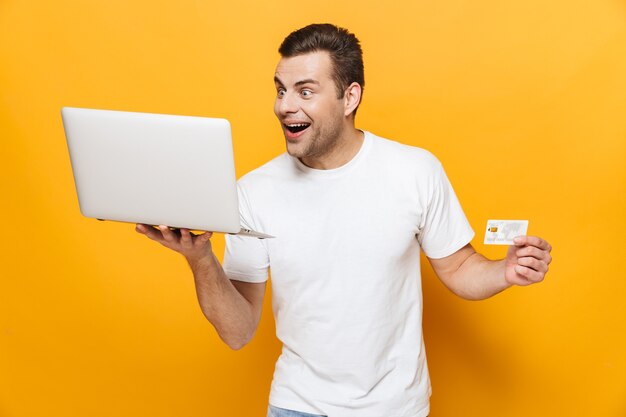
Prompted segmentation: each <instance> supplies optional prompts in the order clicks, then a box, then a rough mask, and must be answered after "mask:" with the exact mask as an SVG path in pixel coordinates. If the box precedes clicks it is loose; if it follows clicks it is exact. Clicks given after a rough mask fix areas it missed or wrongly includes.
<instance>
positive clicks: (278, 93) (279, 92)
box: [276, 88, 285, 97]
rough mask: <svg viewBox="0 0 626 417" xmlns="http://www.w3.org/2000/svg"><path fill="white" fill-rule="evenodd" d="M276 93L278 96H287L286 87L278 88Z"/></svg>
mask: <svg viewBox="0 0 626 417" xmlns="http://www.w3.org/2000/svg"><path fill="white" fill-rule="evenodd" d="M276 95H277V96H278V97H284V96H285V89H283V88H279V89H278V90H276Z"/></svg>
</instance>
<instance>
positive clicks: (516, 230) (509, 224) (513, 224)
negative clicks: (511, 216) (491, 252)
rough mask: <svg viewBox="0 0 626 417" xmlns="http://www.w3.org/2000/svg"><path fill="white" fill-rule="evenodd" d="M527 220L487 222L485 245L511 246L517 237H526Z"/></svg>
mask: <svg viewBox="0 0 626 417" xmlns="http://www.w3.org/2000/svg"><path fill="white" fill-rule="evenodd" d="M527 230H528V220H488V221H487V231H486V232H485V245H512V244H513V239H514V238H515V237H517V236H524V235H526V231H527Z"/></svg>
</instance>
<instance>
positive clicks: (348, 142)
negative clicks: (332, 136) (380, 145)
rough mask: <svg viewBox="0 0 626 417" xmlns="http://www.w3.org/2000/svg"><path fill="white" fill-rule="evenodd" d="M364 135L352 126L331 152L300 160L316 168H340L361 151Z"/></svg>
mask: <svg viewBox="0 0 626 417" xmlns="http://www.w3.org/2000/svg"><path fill="white" fill-rule="evenodd" d="M364 137H365V135H364V134H363V132H362V131H360V130H358V129H356V128H354V127H351V128H350V129H346V131H345V132H344V133H343V134H342V135H341V139H339V140H338V141H337V144H336V146H335V147H333V148H332V150H331V151H330V152H328V153H326V154H324V155H320V156H315V157H308V158H302V159H301V160H300V161H301V162H302V163H303V164H305V165H306V166H308V167H311V168H314V169H334V168H339V167H341V166H343V165H345V164H347V163H348V162H350V161H351V160H352V158H354V157H355V156H356V154H357V153H359V150H360V149H361V146H362V145H363V140H364Z"/></svg>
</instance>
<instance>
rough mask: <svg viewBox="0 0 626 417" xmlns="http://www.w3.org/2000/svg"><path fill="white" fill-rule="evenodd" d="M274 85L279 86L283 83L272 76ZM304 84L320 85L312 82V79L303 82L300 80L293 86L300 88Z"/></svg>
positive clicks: (315, 81) (314, 81) (317, 82)
mask: <svg viewBox="0 0 626 417" xmlns="http://www.w3.org/2000/svg"><path fill="white" fill-rule="evenodd" d="M274 83H276V84H279V85H284V84H283V82H282V81H281V80H280V78H278V77H277V76H276V75H275V76H274ZM304 84H315V85H320V83H319V81H317V80H314V79H313V78H307V79H305V80H300V81H297V82H296V83H295V84H294V86H295V87H300V86H301V85H304Z"/></svg>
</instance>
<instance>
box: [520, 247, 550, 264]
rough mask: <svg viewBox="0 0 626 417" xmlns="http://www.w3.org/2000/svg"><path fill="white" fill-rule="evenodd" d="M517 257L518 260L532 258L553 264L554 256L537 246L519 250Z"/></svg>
mask: <svg viewBox="0 0 626 417" xmlns="http://www.w3.org/2000/svg"><path fill="white" fill-rule="evenodd" d="M515 255H516V256H517V257H518V258H523V257H527V256H530V257H533V258H537V259H540V260H542V261H545V262H546V263H547V264H549V263H550V262H552V256H551V255H550V252H548V251H547V250H541V249H539V248H537V247H535V246H524V247H523V248H521V249H518V250H517V251H516V252H515Z"/></svg>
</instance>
